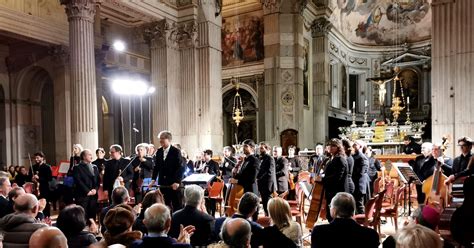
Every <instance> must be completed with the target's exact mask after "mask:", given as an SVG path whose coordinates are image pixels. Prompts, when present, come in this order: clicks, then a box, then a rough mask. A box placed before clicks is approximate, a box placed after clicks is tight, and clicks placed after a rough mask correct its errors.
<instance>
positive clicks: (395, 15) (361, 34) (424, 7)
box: [330, 0, 432, 46]
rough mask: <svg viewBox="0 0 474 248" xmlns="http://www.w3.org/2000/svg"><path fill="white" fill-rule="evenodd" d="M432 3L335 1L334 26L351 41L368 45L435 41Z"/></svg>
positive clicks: (416, 0)
mask: <svg viewBox="0 0 474 248" xmlns="http://www.w3.org/2000/svg"><path fill="white" fill-rule="evenodd" d="M431 1H432V0H337V1H336V0H334V1H331V4H332V6H331V9H333V12H332V14H331V17H330V19H331V23H332V24H333V26H334V28H335V29H337V30H338V31H339V32H340V33H341V34H342V35H343V36H344V37H345V38H346V39H347V40H348V41H349V42H351V43H353V44H356V45H364V46H374V45H377V46H380V45H382V46H385V45H394V44H403V43H414V42H420V41H425V40H428V39H430V38H431Z"/></svg>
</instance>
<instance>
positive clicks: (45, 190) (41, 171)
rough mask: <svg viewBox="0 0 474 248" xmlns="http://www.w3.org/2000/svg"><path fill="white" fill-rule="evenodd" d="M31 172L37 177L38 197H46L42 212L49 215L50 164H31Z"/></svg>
mask: <svg viewBox="0 0 474 248" xmlns="http://www.w3.org/2000/svg"><path fill="white" fill-rule="evenodd" d="M33 172H34V173H35V174H37V175H38V177H39V179H38V182H39V191H40V195H39V197H38V199H41V198H44V199H46V207H45V209H44V211H43V212H44V214H45V215H46V216H49V214H50V210H49V201H50V200H51V192H50V190H49V182H51V181H52V180H53V171H52V170H51V166H50V165H49V164H46V163H43V164H34V165H33Z"/></svg>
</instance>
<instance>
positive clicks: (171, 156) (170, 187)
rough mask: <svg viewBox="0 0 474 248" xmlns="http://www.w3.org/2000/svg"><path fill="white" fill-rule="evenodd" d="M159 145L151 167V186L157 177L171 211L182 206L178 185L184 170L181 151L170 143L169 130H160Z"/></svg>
mask: <svg viewBox="0 0 474 248" xmlns="http://www.w3.org/2000/svg"><path fill="white" fill-rule="evenodd" d="M158 138H159V139H160V145H161V147H160V148H159V149H158V150H157V151H156V154H155V167H154V168H153V174H152V177H151V178H152V180H151V183H150V185H149V187H152V186H153V185H154V184H155V182H156V178H157V177H158V184H159V186H160V187H161V188H160V191H161V193H162V194H163V198H164V199H165V204H166V205H167V206H169V207H170V208H171V210H172V212H176V211H177V210H179V209H181V208H182V201H181V195H182V194H181V192H180V190H179V185H180V183H181V180H182V179H183V175H184V173H183V172H184V170H183V168H182V167H183V162H182V158H183V157H182V156H181V151H180V150H179V149H178V148H176V147H174V146H172V145H171V140H172V135H171V133H170V132H169V131H161V132H160V133H159V134H158Z"/></svg>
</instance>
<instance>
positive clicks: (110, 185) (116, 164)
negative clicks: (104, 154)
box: [103, 158, 133, 200]
mask: <svg viewBox="0 0 474 248" xmlns="http://www.w3.org/2000/svg"><path fill="white" fill-rule="evenodd" d="M129 163H130V160H128V159H125V158H120V159H119V160H116V159H110V160H107V161H105V170H104V179H103V182H104V186H103V188H104V191H108V193H109V200H110V199H111V197H112V191H113V190H114V183H115V180H116V179H117V177H118V176H119V173H120V172H119V171H122V177H123V181H124V182H125V187H126V188H127V189H130V181H131V180H132V178H133V169H132V166H131V165H130V166H128V167H127V165H128V164H129ZM124 170H125V171H124Z"/></svg>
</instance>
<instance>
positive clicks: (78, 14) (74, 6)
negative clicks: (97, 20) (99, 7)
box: [60, 0, 97, 23]
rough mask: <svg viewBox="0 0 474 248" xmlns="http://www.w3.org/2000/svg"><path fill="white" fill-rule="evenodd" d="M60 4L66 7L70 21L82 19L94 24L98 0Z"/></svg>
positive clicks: (74, 0)
mask: <svg viewBox="0 0 474 248" xmlns="http://www.w3.org/2000/svg"><path fill="white" fill-rule="evenodd" d="M60 2H61V4H62V5H64V6H65V9H66V14H67V17H68V21H71V20H73V19H80V20H85V21H88V22H91V23H93V22H94V17H95V7H96V4H97V1H96V0H60Z"/></svg>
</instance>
